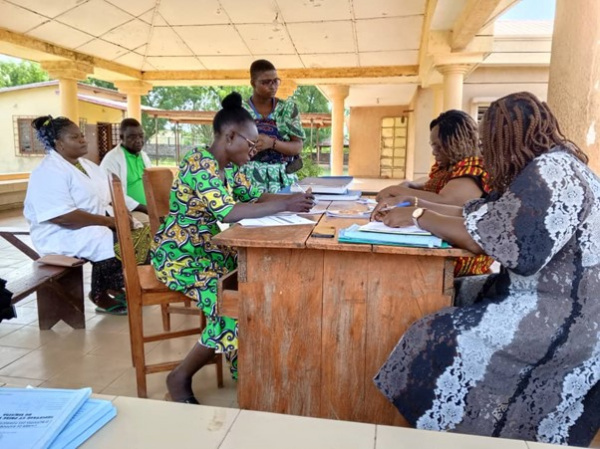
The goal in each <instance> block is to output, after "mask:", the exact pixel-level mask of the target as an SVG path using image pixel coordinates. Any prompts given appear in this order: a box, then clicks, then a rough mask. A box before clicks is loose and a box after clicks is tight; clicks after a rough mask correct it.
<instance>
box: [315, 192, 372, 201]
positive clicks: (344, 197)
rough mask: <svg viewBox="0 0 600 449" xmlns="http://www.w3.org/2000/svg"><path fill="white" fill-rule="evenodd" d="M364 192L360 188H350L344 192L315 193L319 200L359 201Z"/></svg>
mask: <svg viewBox="0 0 600 449" xmlns="http://www.w3.org/2000/svg"><path fill="white" fill-rule="evenodd" d="M361 195H362V192H361V191H360V190H348V191H346V193H344V194H339V195H336V194H315V198H316V199H318V200H319V201H358V199H359V198H360V196H361Z"/></svg>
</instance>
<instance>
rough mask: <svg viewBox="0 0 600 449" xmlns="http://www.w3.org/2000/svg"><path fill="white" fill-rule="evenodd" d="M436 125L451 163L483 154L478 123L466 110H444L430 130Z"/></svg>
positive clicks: (433, 121)
mask: <svg viewBox="0 0 600 449" xmlns="http://www.w3.org/2000/svg"><path fill="white" fill-rule="evenodd" d="M436 126H437V127H438V135H439V138H440V141H441V143H442V148H441V150H442V151H443V153H444V154H445V155H446V157H447V159H448V161H449V165H454V164H456V163H458V162H460V161H461V160H463V159H464V158H467V157H473V156H480V155H481V153H480V150H479V134H478V132H477V123H475V120H473V118H472V117H471V116H470V115H469V114H467V113H466V112H463V111H459V110H457V109H450V110H448V111H446V112H442V113H441V114H440V115H439V116H438V117H437V118H435V119H433V120H432V121H431V123H430V124H429V130H430V131H431V130H432V129H433V128H435V127H436Z"/></svg>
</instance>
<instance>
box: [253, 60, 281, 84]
mask: <svg viewBox="0 0 600 449" xmlns="http://www.w3.org/2000/svg"><path fill="white" fill-rule="evenodd" d="M271 70H276V69H275V66H274V65H273V63H272V62H271V61H267V60H266V59H257V60H256V61H254V62H253V63H252V64H251V65H250V79H251V80H255V79H256V78H257V77H258V75H260V74H261V73H263V72H269V71H271Z"/></svg>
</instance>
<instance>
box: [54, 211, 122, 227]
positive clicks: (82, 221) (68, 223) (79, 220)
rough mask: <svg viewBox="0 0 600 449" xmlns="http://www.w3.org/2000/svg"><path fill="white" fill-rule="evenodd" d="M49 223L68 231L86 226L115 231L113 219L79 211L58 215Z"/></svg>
mask: <svg viewBox="0 0 600 449" xmlns="http://www.w3.org/2000/svg"><path fill="white" fill-rule="evenodd" d="M49 221H50V222H51V223H54V224H57V225H59V226H62V227H64V228H68V229H81V228H85V227H86V226H107V227H109V228H111V229H115V219H114V218H113V217H107V216H104V215H96V214H90V213H89V212H85V211H83V210H80V209H76V210H74V211H71V212H68V213H66V214H63V215H59V216H58V217H55V218H53V219H51V220H49Z"/></svg>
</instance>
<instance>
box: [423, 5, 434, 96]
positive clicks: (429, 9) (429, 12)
mask: <svg viewBox="0 0 600 449" xmlns="http://www.w3.org/2000/svg"><path fill="white" fill-rule="evenodd" d="M437 3H438V0H427V3H426V5H425V16H424V17H423V28H422V29H421V45H420V47H419V80H420V82H421V85H422V86H423V87H427V86H428V84H429V74H430V73H431V71H432V70H433V65H432V63H431V58H430V57H429V36H430V32H431V21H432V20H433V15H434V13H435V8H436V7H437Z"/></svg>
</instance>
